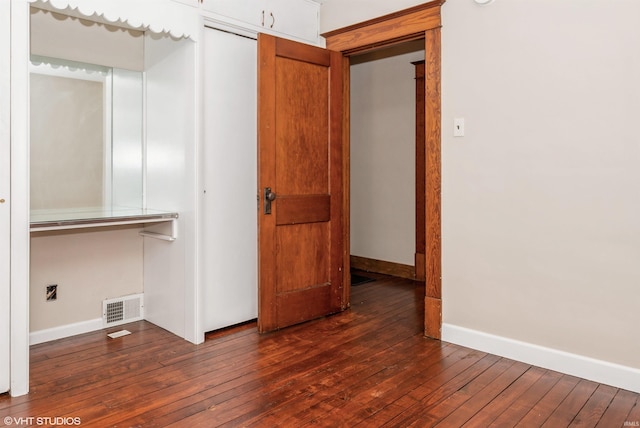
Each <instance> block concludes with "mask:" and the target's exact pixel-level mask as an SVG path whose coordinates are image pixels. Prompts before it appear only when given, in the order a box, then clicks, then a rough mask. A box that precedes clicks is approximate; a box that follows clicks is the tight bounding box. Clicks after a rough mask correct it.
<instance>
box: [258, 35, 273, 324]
mask: <svg viewBox="0 0 640 428" xmlns="http://www.w3.org/2000/svg"><path fill="white" fill-rule="evenodd" d="M275 43H276V40H275V38H273V37H266V36H264V35H263V34H258V83H259V84H258V109H259V110H258V130H259V135H258V183H257V185H258V189H261V185H262V183H274V182H275V181H276V180H275V174H274V171H273V169H269V168H261V167H260V165H272V164H273V163H275V157H276V153H275V150H269V149H268V148H269V147H275V144H274V143H273V141H274V139H275V129H276V127H275V111H274V110H273V109H272V108H269V104H268V103H267V102H265V100H272V99H275V96H276V95H275V88H276V84H275V80H276V76H275V73H274V71H273V70H275V64H274V63H275V59H274V58H273V56H272V55H271V54H270V53H271V52H273V51H275V49H276V46H275ZM261 190H262V189H261ZM263 204H264V196H263V195H262V194H261V195H260V211H259V215H258V221H259V225H260V226H259V229H258V230H259V236H258V272H259V275H260V277H259V278H258V330H259V331H261V332H263V331H269V330H272V329H274V328H275V326H276V318H277V307H276V305H275V302H272V301H271V300H270V299H269V298H268V296H273V295H275V293H276V288H275V284H276V271H275V269H274V268H273V266H274V263H273V248H272V247H271V246H270V245H268V243H269V242H273V241H274V240H275V234H276V223H275V218H276V215H277V214H278V211H277V207H276V208H274V214H273V216H265V215H261V213H262V206H263ZM267 236H268V237H269V239H266V237H267ZM265 267H270V268H265Z"/></svg>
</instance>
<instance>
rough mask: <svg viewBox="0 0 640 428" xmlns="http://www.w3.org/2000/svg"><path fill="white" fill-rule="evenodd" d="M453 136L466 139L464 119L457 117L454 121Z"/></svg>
mask: <svg viewBox="0 0 640 428" xmlns="http://www.w3.org/2000/svg"><path fill="white" fill-rule="evenodd" d="M453 136H454V137H464V118H463V117H456V118H455V119H453Z"/></svg>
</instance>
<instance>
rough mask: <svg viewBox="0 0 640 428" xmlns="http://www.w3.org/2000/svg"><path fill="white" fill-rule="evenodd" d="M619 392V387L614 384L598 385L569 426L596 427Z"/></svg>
mask: <svg viewBox="0 0 640 428" xmlns="http://www.w3.org/2000/svg"><path fill="white" fill-rule="evenodd" d="M617 392H618V390H617V388H614V387H612V386H607V385H598V388H596V390H595V391H594V392H593V394H591V397H589V400H588V401H587V403H586V404H585V405H584V406H583V407H582V409H580V412H579V413H578V414H577V415H576V417H575V418H573V421H572V422H571V424H570V425H569V426H570V427H595V426H596V425H597V424H598V421H600V419H601V418H602V415H603V414H604V412H605V411H606V410H607V407H609V404H610V403H611V401H612V400H613V398H614V397H615V395H616V393H617Z"/></svg>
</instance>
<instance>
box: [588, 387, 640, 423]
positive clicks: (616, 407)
mask: <svg viewBox="0 0 640 428" xmlns="http://www.w3.org/2000/svg"><path fill="white" fill-rule="evenodd" d="M637 405H638V394H634V393H632V392H629V391H625V390H624V389H619V390H618V393H617V394H616V396H615V397H614V398H613V401H612V402H611V403H610V404H609V407H607V410H605V412H604V414H603V415H602V417H601V418H600V420H599V421H598V423H597V424H596V427H599V428H607V427H623V426H625V422H626V423H627V425H628V426H632V427H633V426H640V418H636V419H629V414H630V413H631V410H632V409H633V408H634V407H635V406H637ZM625 413H626V414H627V415H626V416H625ZM634 424H635V425H634Z"/></svg>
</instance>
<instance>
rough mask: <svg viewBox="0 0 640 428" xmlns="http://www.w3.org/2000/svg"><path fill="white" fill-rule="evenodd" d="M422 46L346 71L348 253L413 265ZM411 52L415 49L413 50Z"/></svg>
mask: <svg viewBox="0 0 640 428" xmlns="http://www.w3.org/2000/svg"><path fill="white" fill-rule="evenodd" d="M423 47H424V44H423V43H418V44H415V43H414V44H410V46H409V48H407V47H405V46H399V47H395V48H392V49H389V50H385V51H384V52H376V53H373V54H367V55H363V56H360V57H358V58H354V59H353V61H352V66H351V254H352V255H355V256H360V257H367V258H371V259H375V260H383V261H388V262H395V263H401V264H406V265H411V266H413V264H414V253H415V147H416V146H415V108H416V104H415V91H416V83H415V66H414V65H413V64H411V62H412V61H418V60H422V59H424V48H423ZM414 49H417V51H415V50H414Z"/></svg>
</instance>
